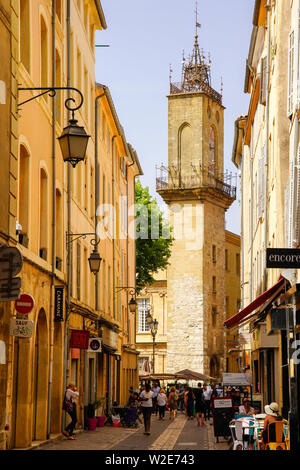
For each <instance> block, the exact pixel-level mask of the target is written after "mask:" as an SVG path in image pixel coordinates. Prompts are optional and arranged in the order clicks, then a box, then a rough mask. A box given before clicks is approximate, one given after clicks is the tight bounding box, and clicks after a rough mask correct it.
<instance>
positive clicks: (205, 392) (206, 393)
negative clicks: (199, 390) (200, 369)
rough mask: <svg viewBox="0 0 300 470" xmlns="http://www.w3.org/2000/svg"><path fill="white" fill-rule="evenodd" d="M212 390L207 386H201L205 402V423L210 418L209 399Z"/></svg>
mask: <svg viewBox="0 0 300 470" xmlns="http://www.w3.org/2000/svg"><path fill="white" fill-rule="evenodd" d="M211 394H212V389H211V387H208V386H207V384H203V395H204V402H205V412H204V415H205V421H206V419H208V420H209V418H210V399H211Z"/></svg>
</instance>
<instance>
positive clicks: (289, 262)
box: [267, 248, 300, 269]
mask: <svg viewBox="0 0 300 470" xmlns="http://www.w3.org/2000/svg"><path fill="white" fill-rule="evenodd" d="M267 268H285V269H300V250H299V249H297V248H267Z"/></svg>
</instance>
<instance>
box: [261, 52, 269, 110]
mask: <svg viewBox="0 0 300 470" xmlns="http://www.w3.org/2000/svg"><path fill="white" fill-rule="evenodd" d="M267 92H268V83H267V57H263V58H262V60H261V79H260V90H259V102H260V104H263V105H265V104H266V101H267Z"/></svg>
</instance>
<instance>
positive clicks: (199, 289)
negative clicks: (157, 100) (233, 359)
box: [157, 28, 235, 378]
mask: <svg viewBox="0 0 300 470" xmlns="http://www.w3.org/2000/svg"><path fill="white" fill-rule="evenodd" d="M182 77H183V78H182V82H181V83H177V84H175V83H172V82H171V83H170V93H169V95H168V126H169V134H168V142H169V152H168V167H167V168H164V167H161V173H160V175H159V176H158V178H157V192H158V193H159V194H160V195H161V196H162V198H163V199H164V201H165V202H166V203H167V204H168V206H169V221H170V225H171V226H172V227H173V229H174V238H175V241H174V244H173V246H172V254H171V257H170V260H169V262H170V266H169V267H168V271H167V295H168V301H167V302H168V303H167V305H168V307H167V311H168V319H167V321H168V335H167V370H168V372H170V373H172V372H177V371H178V370H182V369H185V368H189V369H192V370H195V371H198V372H201V373H204V374H208V375H210V376H213V377H217V378H219V377H220V376H221V374H222V371H224V368H225V363H224V353H225V342H224V340H225V336H224V328H223V321H224V319H225V270H224V266H225V259H224V256H225V250H224V247H225V212H226V210H227V209H228V208H229V207H230V205H231V204H232V202H233V201H234V199H235V188H234V187H233V186H232V185H231V181H230V179H229V178H227V176H228V175H226V172H224V163H223V133H224V107H223V104H222V96H221V95H220V94H219V93H217V92H216V91H215V90H214V89H213V88H212V87H211V78H210V63H207V62H206V60H205V58H204V56H203V54H202V53H201V52H200V49H199V44H198V34H197V28H196V35H195V43H194V49H193V53H192V55H191V58H190V60H189V61H188V62H187V63H185V61H184V62H183V72H182Z"/></svg>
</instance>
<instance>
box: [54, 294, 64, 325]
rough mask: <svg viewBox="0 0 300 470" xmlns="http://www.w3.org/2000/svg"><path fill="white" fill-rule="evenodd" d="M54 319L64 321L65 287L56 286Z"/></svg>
mask: <svg viewBox="0 0 300 470" xmlns="http://www.w3.org/2000/svg"><path fill="white" fill-rule="evenodd" d="M54 321H64V288H63V287H55V303H54Z"/></svg>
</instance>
